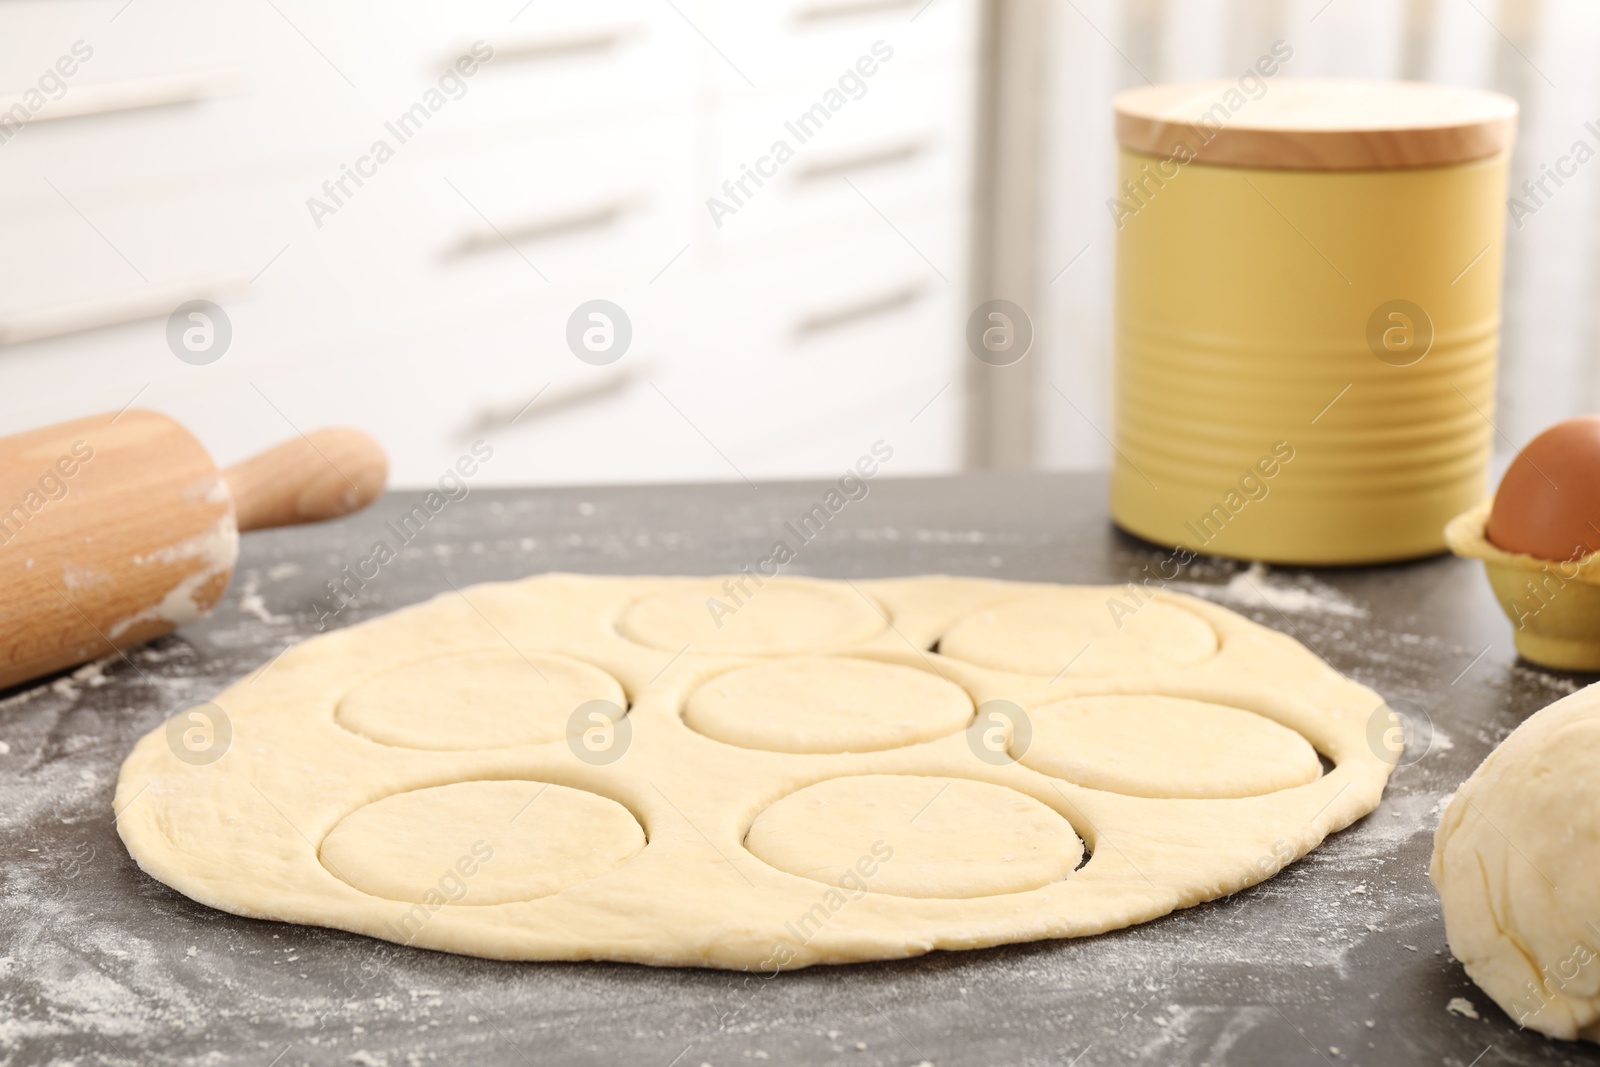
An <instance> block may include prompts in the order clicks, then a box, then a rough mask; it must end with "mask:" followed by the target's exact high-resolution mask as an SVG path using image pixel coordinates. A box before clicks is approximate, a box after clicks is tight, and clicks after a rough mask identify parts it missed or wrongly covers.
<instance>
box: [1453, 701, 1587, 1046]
mask: <svg viewBox="0 0 1600 1067" xmlns="http://www.w3.org/2000/svg"><path fill="white" fill-rule="evenodd" d="M1596 811H1600V686H1595V685H1591V686H1589V687H1588V688H1587V689H1581V690H1579V691H1578V692H1576V693H1574V694H1572V695H1571V696H1569V697H1565V698H1563V699H1561V700H1558V701H1556V702H1555V703H1554V704H1552V705H1550V706H1549V707H1548V708H1545V709H1544V710H1543V711H1540V712H1538V713H1537V714H1535V715H1533V716H1531V717H1530V718H1529V719H1528V720H1527V721H1526V722H1524V723H1523V724H1522V725H1521V726H1519V727H1517V729H1516V730H1515V731H1513V732H1512V734H1511V736H1510V737H1508V738H1506V739H1505V741H1504V742H1502V743H1501V745H1500V747H1499V748H1497V749H1495V750H1494V751H1493V752H1491V753H1489V758H1488V759H1486V760H1484V761H1483V765H1482V766H1480V767H1479V768H1478V769H1477V770H1476V771H1474V772H1473V774H1472V777H1470V778H1468V779H1467V780H1466V781H1465V782H1464V783H1462V785H1461V787H1460V788H1458V789H1457V790H1456V793H1455V797H1454V798H1453V799H1452V800H1451V801H1450V804H1449V806H1448V807H1447V808H1445V812H1444V817H1443V818H1442V819H1441V820H1440V821H1439V828H1438V830H1437V832H1436V833H1435V834H1434V839H1433V862H1432V864H1431V865H1430V867H1429V874H1430V876H1431V877H1432V878H1433V884H1434V886H1435V887H1436V888H1437V889H1438V891H1439V902H1440V904H1441V905H1443V908H1444V925H1445V933H1446V934H1447V935H1448V937H1449V941H1450V951H1451V953H1453V954H1454V955H1455V957H1456V958H1457V959H1459V960H1460V961H1461V963H1462V965H1463V966H1464V967H1465V968H1466V969H1467V974H1469V975H1470V976H1471V977H1472V980H1473V981H1475V982H1477V983H1478V985H1479V986H1481V987H1482V988H1483V991H1484V992H1485V993H1487V994H1489V996H1491V997H1493V998H1494V1000H1495V1003H1497V1004H1499V1005H1500V1007H1501V1008H1503V1009H1504V1010H1505V1012H1506V1014H1507V1015H1509V1016H1511V1018H1512V1019H1513V1020H1515V1021H1516V1023H1517V1025H1519V1026H1526V1027H1530V1028H1532V1029H1534V1030H1538V1031H1540V1032H1541V1033H1544V1034H1548V1035H1550V1036H1551V1037H1560V1038H1565V1039H1567V1040H1569V1041H1570V1040H1572V1039H1574V1038H1580V1037H1581V1038H1584V1039H1585V1040H1588V1041H1600V817H1597V816H1596V814H1595V813H1596Z"/></svg>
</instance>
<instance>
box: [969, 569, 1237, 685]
mask: <svg viewBox="0 0 1600 1067" xmlns="http://www.w3.org/2000/svg"><path fill="white" fill-rule="evenodd" d="M1107 598H1108V593H1107V591H1106V590H1104V589H1071V588H1057V589H1051V590H1049V591H1048V592H1044V593H1035V594H1032V595H1030V596H1024V597H1019V598H1018V599H1016V600H1011V601H1007V602H1006V603H1004V604H998V605H996V606H994V607H992V608H986V609H984V610H983V611H980V612H978V613H977V614H974V615H969V616H968V617H967V618H965V619H962V620H961V621H960V622H958V623H956V625H955V626H953V627H951V628H950V629H949V630H948V631H946V632H945V635H944V636H943V637H942V638H940V639H939V652H940V654H941V655H945V656H950V657H952V658H954V659H959V660H965V661H966V662H968V663H975V664H977V665H978V666H980V667H992V668H994V669H995V670H1002V671H1014V672H1016V673H1018V674H1039V675H1044V676H1046V677H1054V676H1055V675H1057V674H1060V673H1062V672H1063V671H1065V672H1066V673H1067V674H1069V675H1074V676H1077V677H1088V676H1099V675H1107V674H1126V673H1133V674H1138V673H1142V672H1148V671H1159V670H1172V669H1174V668H1177V667H1188V666H1191V665H1192V664H1195V663H1199V662H1200V661H1202V660H1206V659H1210V658H1211V657H1212V656H1214V655H1216V652H1217V634H1216V631H1215V630H1213V629H1212V628H1211V624H1210V623H1208V622H1206V621H1205V620H1204V619H1202V618H1201V617H1200V616H1198V615H1196V614H1194V613H1193V612H1191V611H1185V610H1184V609H1183V608H1180V607H1175V606H1174V605H1172V604H1167V603H1163V602H1161V601H1155V602H1151V603H1146V604H1145V605H1144V606H1143V607H1140V608H1139V609H1137V610H1136V611H1133V612H1132V613H1130V614H1121V615H1119V616H1113V615H1112V612H1111V608H1110V607H1109V606H1108V604H1107ZM1069 664H1070V667H1069V666H1068V665H1069Z"/></svg>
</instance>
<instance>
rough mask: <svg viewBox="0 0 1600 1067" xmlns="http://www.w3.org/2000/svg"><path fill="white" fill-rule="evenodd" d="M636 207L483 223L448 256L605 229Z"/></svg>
mask: <svg viewBox="0 0 1600 1067" xmlns="http://www.w3.org/2000/svg"><path fill="white" fill-rule="evenodd" d="M637 203H638V202H637V201H636V200H634V199H632V198H622V199H617V200H612V201H608V202H606V203H603V204H597V205H595V206H593V207H585V208H577V209H575V210H572V211H566V212H562V213H561V214H559V215H541V216H538V217H535V218H529V219H524V220H522V221H520V222H519V221H515V220H513V221H512V222H510V223H508V224H506V225H504V226H494V225H491V224H488V223H485V224H483V225H481V226H474V227H472V228H471V229H469V230H468V231H467V232H466V233H464V234H462V235H461V239H460V240H459V241H457V242H456V244H455V247H454V248H452V249H450V251H449V254H450V255H456V256H466V255H472V254H474V253H477V252H485V251H489V250H491V249H495V248H501V247H504V246H505V244H506V243H507V242H510V243H511V244H520V243H521V242H523V241H543V240H548V239H550V238H552V237H566V236H570V235H571V234H574V233H580V232H582V231H584V230H599V229H605V228H607V227H609V226H614V225H615V224H616V222H617V220H618V219H620V218H622V217H623V216H624V215H626V214H628V212H630V211H632V210H633V209H634V208H635V207H636V206H637Z"/></svg>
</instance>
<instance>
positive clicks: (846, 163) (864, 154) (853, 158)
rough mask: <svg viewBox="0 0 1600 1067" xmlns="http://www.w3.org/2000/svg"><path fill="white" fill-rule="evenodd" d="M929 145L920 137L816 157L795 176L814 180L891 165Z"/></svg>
mask: <svg viewBox="0 0 1600 1067" xmlns="http://www.w3.org/2000/svg"><path fill="white" fill-rule="evenodd" d="M931 147H933V145H932V142H931V141H930V139H928V138H922V139H920V140H916V141H901V142H899V143H898V144H891V145H886V146H884V147H882V148H866V149H862V150H861V151H859V152H854V153H851V154H849V155H841V156H834V157H832V158H831V159H819V160H816V161H815V162H813V163H809V164H807V165H806V166H804V167H802V168H801V169H800V172H799V174H798V175H796V177H797V179H798V180H799V181H803V182H814V181H817V180H819V179H822V178H836V177H838V176H839V175H841V174H853V173H855V172H856V171H858V170H870V169H872V168H873V167H888V166H893V165H895V164H897V163H905V162H908V161H909V160H913V159H916V158H917V157H918V156H920V155H922V154H923V153H924V152H926V151H928V150H929V149H930V148H931Z"/></svg>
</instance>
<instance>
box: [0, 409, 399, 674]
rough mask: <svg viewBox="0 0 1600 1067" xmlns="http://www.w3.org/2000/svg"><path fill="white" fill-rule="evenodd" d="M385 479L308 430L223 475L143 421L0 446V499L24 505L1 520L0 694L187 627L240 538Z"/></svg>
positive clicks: (352, 443) (166, 428) (194, 447)
mask: <svg viewBox="0 0 1600 1067" xmlns="http://www.w3.org/2000/svg"><path fill="white" fill-rule="evenodd" d="M85 456H87V457H91V458H92V460H93V462H88V461H87V460H85V459H84V457H85ZM72 457H76V458H77V460H79V461H81V462H74V463H70V464H69V463H68V462H67V460H68V459H70V458H72ZM69 467H70V468H71V474H70V475H69V474H68V473H67V471H68V469H69ZM58 472H59V473H58ZM387 475H388V461H387V459H386V458H385V457H384V454H383V450H382V449H381V448H380V447H379V446H378V444H377V443H376V442H375V441H373V440H372V439H371V438H369V437H367V436H366V435H365V434H363V433H361V432H359V431H357V430H348V429H327V430H316V431H313V432H312V433H311V434H309V435H304V436H302V437H301V438H299V439H297V440H294V441H290V442H288V443H287V444H283V445H280V446H278V447H277V448H274V449H271V450H269V451H267V452H265V453H262V454H261V455H259V456H255V457H253V458H251V459H248V460H246V461H244V462H243V463H240V464H238V465H236V466H234V467H230V468H229V469H228V470H227V471H225V472H222V471H218V470H217V468H216V465H215V464H213V463H212V462H211V457H210V456H208V455H207V454H206V451H205V449H204V448H203V447H201V445H200V443H199V442H198V441H197V440H195V439H194V437H192V436H191V435H190V434H189V433H188V431H186V430H185V429H184V428H183V427H182V426H180V425H179V424H178V423H176V422H174V421H173V420H171V419H169V418H167V417H165V416H163V415H158V414H156V413H154V412H149V411H124V412H121V413H120V414H115V415H113V414H106V415H97V416H91V417H90V418H86V419H79V420H77V421H75V422H70V423H63V424H61V425H58V426H51V427H45V428H43V429H39V430H33V431H30V432H28V433H23V434H17V435H15V436H12V437H6V438H0V501H6V500H21V501H24V504H23V505H18V507H16V508H13V509H12V511H11V512H8V513H5V514H4V515H0V522H4V521H5V520H7V519H10V520H11V522H10V524H8V525H5V527H4V530H5V533H6V535H7V536H6V539H5V547H6V549H7V551H6V552H4V553H0V583H3V584H4V585H5V586H6V587H7V588H8V589H10V590H13V593H12V595H10V596H8V598H7V599H6V601H5V603H4V604H3V605H0V688H5V687H7V686H11V685H15V684H16V683H18V682H22V681H26V680H28V679H30V678H36V677H39V676H40V675H43V674H48V673H50V672H52V671H57V670H60V669H62V668H64V667H70V666H72V665H74V664H77V663H83V662H85V661H87V660H90V659H93V658H95V657H97V656H102V655H105V654H107V653H108V652H112V651H114V650H118V649H122V648H126V647H129V646H131V645H136V644H138V643H140V642H143V641H147V640H149V639H150V638H152V637H157V636H159V635H161V634H164V633H168V632H170V631H171V630H173V629H174V628H175V627H177V626H180V625H182V624H183V623H186V622H189V621H191V620H193V619H195V618H198V617H199V616H201V615H203V614H205V613H206V612H208V611H209V610H211V608H212V607H213V606H214V605H215V604H216V603H217V601H218V600H219V599H220V598H221V596H222V593H223V590H224V589H226V588H227V584H228V579H229V577H230V576H231V575H232V573H233V565H234V562H235V561H236V560H237V558H238V554H239V533H240V531H242V530H243V531H248V530H256V529H263V528H267V527H272V526H286V525H292V524H296V523H303V522H315V521H318V520H322V519H331V518H337V517H339V516H341V515H346V514H349V513H350V512H352V511H356V510H358V509H359V508H362V507H365V506H366V505H367V504H368V503H370V502H371V501H372V499H373V498H374V497H376V496H377V495H378V493H379V492H381V491H382V489H383V485H384V481H385V479H386V478H387ZM41 479H48V480H49V485H50V487H51V488H52V492H50V493H49V494H48V498H47V497H46V496H42V495H40V493H39V492H38V491H37V489H36V486H37V485H42V484H44V482H43V481H42V480H41ZM55 490H59V492H57V491H55ZM13 527H14V528H13Z"/></svg>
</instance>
